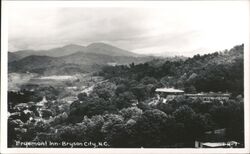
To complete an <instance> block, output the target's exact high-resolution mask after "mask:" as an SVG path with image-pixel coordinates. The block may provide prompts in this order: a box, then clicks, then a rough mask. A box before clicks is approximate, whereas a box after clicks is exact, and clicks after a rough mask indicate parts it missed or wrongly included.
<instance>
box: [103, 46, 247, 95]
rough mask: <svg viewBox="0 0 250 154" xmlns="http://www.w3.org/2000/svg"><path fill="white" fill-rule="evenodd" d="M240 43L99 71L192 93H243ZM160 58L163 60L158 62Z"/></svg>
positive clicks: (118, 80) (116, 76)
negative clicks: (211, 50)
mask: <svg viewBox="0 0 250 154" xmlns="http://www.w3.org/2000/svg"><path fill="white" fill-rule="evenodd" d="M243 49H244V45H238V46H235V47H234V48H232V49H230V50H225V51H221V52H215V53H212V54H205V55H202V56H201V55H195V56H193V57H192V58H188V59H184V60H183V59H177V60H175V61H163V60H153V61H151V62H146V63H144V64H138V65H134V64H133V63H132V64H131V65H130V66H116V67H106V68H104V69H103V71H102V72H101V73H100V75H102V76H104V77H105V78H107V79H111V80H114V81H115V82H116V83H119V82H120V80H128V81H133V80H134V81H136V82H145V80H149V81H147V82H151V83H154V85H156V86H157V87H162V86H168V87H176V88H179V89H183V90H185V91H186V92H188V93H195V92H209V91H214V92H219V91H221V92H227V91H228V92H231V93H233V94H234V95H237V94H243V87H244V86H243V84H244V83H243V81H244V80H243V76H244V75H243V73H244V68H243V66H244V64H243V63H244V61H243ZM162 61H163V62H162Z"/></svg>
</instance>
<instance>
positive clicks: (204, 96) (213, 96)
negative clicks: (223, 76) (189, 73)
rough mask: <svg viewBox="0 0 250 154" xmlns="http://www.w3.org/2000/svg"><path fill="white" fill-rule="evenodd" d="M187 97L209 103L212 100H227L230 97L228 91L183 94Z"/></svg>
mask: <svg viewBox="0 0 250 154" xmlns="http://www.w3.org/2000/svg"><path fill="white" fill-rule="evenodd" d="M184 95H185V96H186V97H188V98H192V99H200V100H201V101H202V102H203V103H210V102H212V101H213V100H219V101H227V100H229V98H230V96H231V95H230V94H229V93H214V92H210V93H198V94H184Z"/></svg>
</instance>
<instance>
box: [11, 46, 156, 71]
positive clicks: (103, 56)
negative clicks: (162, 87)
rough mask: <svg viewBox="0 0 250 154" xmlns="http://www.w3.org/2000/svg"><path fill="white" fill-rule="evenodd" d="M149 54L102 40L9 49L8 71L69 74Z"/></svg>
mask: <svg viewBox="0 0 250 154" xmlns="http://www.w3.org/2000/svg"><path fill="white" fill-rule="evenodd" d="M153 58H154V57H152V56H141V55H138V54H136V53H133V52H130V51H127V50H124V49H120V48H118V47H114V46H112V45H109V44H105V43H92V44H90V45H88V46H86V47H85V46H80V45H75V44H70V45H66V46H63V47H59V48H53V49H50V50H21V51H17V52H9V53H8V62H9V63H8V64H9V67H8V70H9V72H35V73H45V74H47V73H48V74H65V73H66V74H68V73H76V72H92V71H96V70H98V69H100V68H101V67H102V66H105V65H120V64H130V63H133V62H134V63H136V64H137V63H143V62H146V61H149V60H152V59H153Z"/></svg>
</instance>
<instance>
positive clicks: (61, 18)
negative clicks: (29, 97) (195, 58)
mask: <svg viewBox="0 0 250 154" xmlns="http://www.w3.org/2000/svg"><path fill="white" fill-rule="evenodd" d="M142 3H143V2H142ZM246 3H247V1H239V2H235V1H224V2H223V1H220V2H216V1H210V2H197V1H189V2H180V1H178V2H173V1H169V2H162V3H160V4H159V5H158V4H156V5H153V6H152V7H151V6H150V7H149V6H146V7H145V6H144V5H138V6H136V7H135V6H133V7H129V6H125V7H121V6H120V7H84V6H83V7H39V6H36V7H29V8H27V7H19V6H15V7H10V8H9V12H8V13H9V50H12V51H13V50H20V49H48V48H52V47H58V46H63V45H66V44H69V43H75V44H80V45H88V44H90V43H92V42H106V43H110V44H112V45H115V46H118V47H121V48H124V49H127V50H130V51H134V52H137V53H147V54H154V53H157V54H158V53H164V52H182V53H183V54H184V55H185V52H188V54H190V51H192V50H196V49H205V50H207V51H212V50H219V49H221V50H223V49H225V48H230V47H232V46H234V45H236V44H240V43H243V42H244V36H245V35H246V30H247V29H248V27H247V25H248V23H247V22H248V7H247V5H246ZM162 4H164V5H162ZM131 6H132V5H131ZM229 36H230V37H229Z"/></svg>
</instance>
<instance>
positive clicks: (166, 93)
mask: <svg viewBox="0 0 250 154" xmlns="http://www.w3.org/2000/svg"><path fill="white" fill-rule="evenodd" d="M155 92H156V93H157V98H158V99H162V100H163V103H166V101H170V100H173V99H174V98H176V96H178V95H183V94H184V91H183V90H179V89H174V88H157V89H156V90H155Z"/></svg>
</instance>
